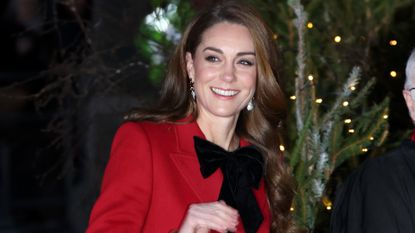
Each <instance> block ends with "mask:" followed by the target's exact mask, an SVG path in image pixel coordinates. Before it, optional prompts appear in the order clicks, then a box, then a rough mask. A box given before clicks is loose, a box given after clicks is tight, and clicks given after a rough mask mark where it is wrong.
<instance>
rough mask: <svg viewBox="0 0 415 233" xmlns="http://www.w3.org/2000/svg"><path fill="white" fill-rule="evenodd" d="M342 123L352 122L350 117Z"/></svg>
mask: <svg viewBox="0 0 415 233" xmlns="http://www.w3.org/2000/svg"><path fill="white" fill-rule="evenodd" d="M344 123H345V124H350V123H352V119H346V120H344Z"/></svg>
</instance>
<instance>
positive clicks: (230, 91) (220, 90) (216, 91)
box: [210, 87, 239, 97]
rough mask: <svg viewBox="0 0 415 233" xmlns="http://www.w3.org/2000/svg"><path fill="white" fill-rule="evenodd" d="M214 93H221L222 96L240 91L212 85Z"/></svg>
mask: <svg viewBox="0 0 415 233" xmlns="http://www.w3.org/2000/svg"><path fill="white" fill-rule="evenodd" d="M210 89H211V90H212V91H213V93H215V94H217V95H221V96H228V97H230V96H234V95H236V94H238V93H239V91H235V90H223V89H219V88H215V87H211V88H210Z"/></svg>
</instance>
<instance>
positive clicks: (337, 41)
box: [334, 36, 342, 43]
mask: <svg viewBox="0 0 415 233" xmlns="http://www.w3.org/2000/svg"><path fill="white" fill-rule="evenodd" d="M341 41H342V38H341V36H335V37H334V42H336V43H340V42H341Z"/></svg>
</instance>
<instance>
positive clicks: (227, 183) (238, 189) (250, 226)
mask: <svg viewBox="0 0 415 233" xmlns="http://www.w3.org/2000/svg"><path fill="white" fill-rule="evenodd" d="M194 143H195V149H196V153H197V157H198V159H199V163H200V171H201V172H202V176H203V178H207V177H209V176H210V175H212V174H213V173H214V172H215V171H216V170H217V169H218V168H220V169H221V170H222V173H223V183H222V187H221V190H220V194H219V198H218V200H223V201H225V202H226V204H227V205H230V206H232V207H234V208H236V209H237V210H238V212H239V215H240V216H241V219H242V223H243V225H244V228H245V232H247V233H255V232H256V231H257V230H258V228H259V226H260V225H261V222H262V220H263V216H262V213H261V210H260V209H259V207H258V203H257V202H256V199H255V196H254V194H253V193H252V188H255V189H258V187H259V182H260V180H261V178H262V175H263V164H264V160H263V158H262V155H261V153H260V152H259V151H258V149H257V148H256V147H255V146H247V147H241V148H239V149H237V150H235V151H233V152H229V151H226V150H224V149H223V148H222V147H220V146H218V145H216V144H214V143H211V142H209V141H206V140H203V139H201V138H199V137H194Z"/></svg>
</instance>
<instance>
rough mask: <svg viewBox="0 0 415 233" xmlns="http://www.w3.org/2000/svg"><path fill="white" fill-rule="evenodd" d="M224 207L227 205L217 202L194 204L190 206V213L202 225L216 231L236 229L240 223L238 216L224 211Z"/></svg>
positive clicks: (198, 224)
mask: <svg viewBox="0 0 415 233" xmlns="http://www.w3.org/2000/svg"><path fill="white" fill-rule="evenodd" d="M223 208H225V206H218V205H217V203H209V204H202V205H194V206H192V207H191V208H189V215H190V216H191V217H192V219H194V220H195V221H196V224H197V226H200V227H207V228H210V229H214V230H216V231H223V230H226V229H228V230H233V229H235V228H236V225H237V224H238V219H237V217H236V216H232V215H229V214H227V213H224V211H223ZM226 208H228V207H226Z"/></svg>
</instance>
